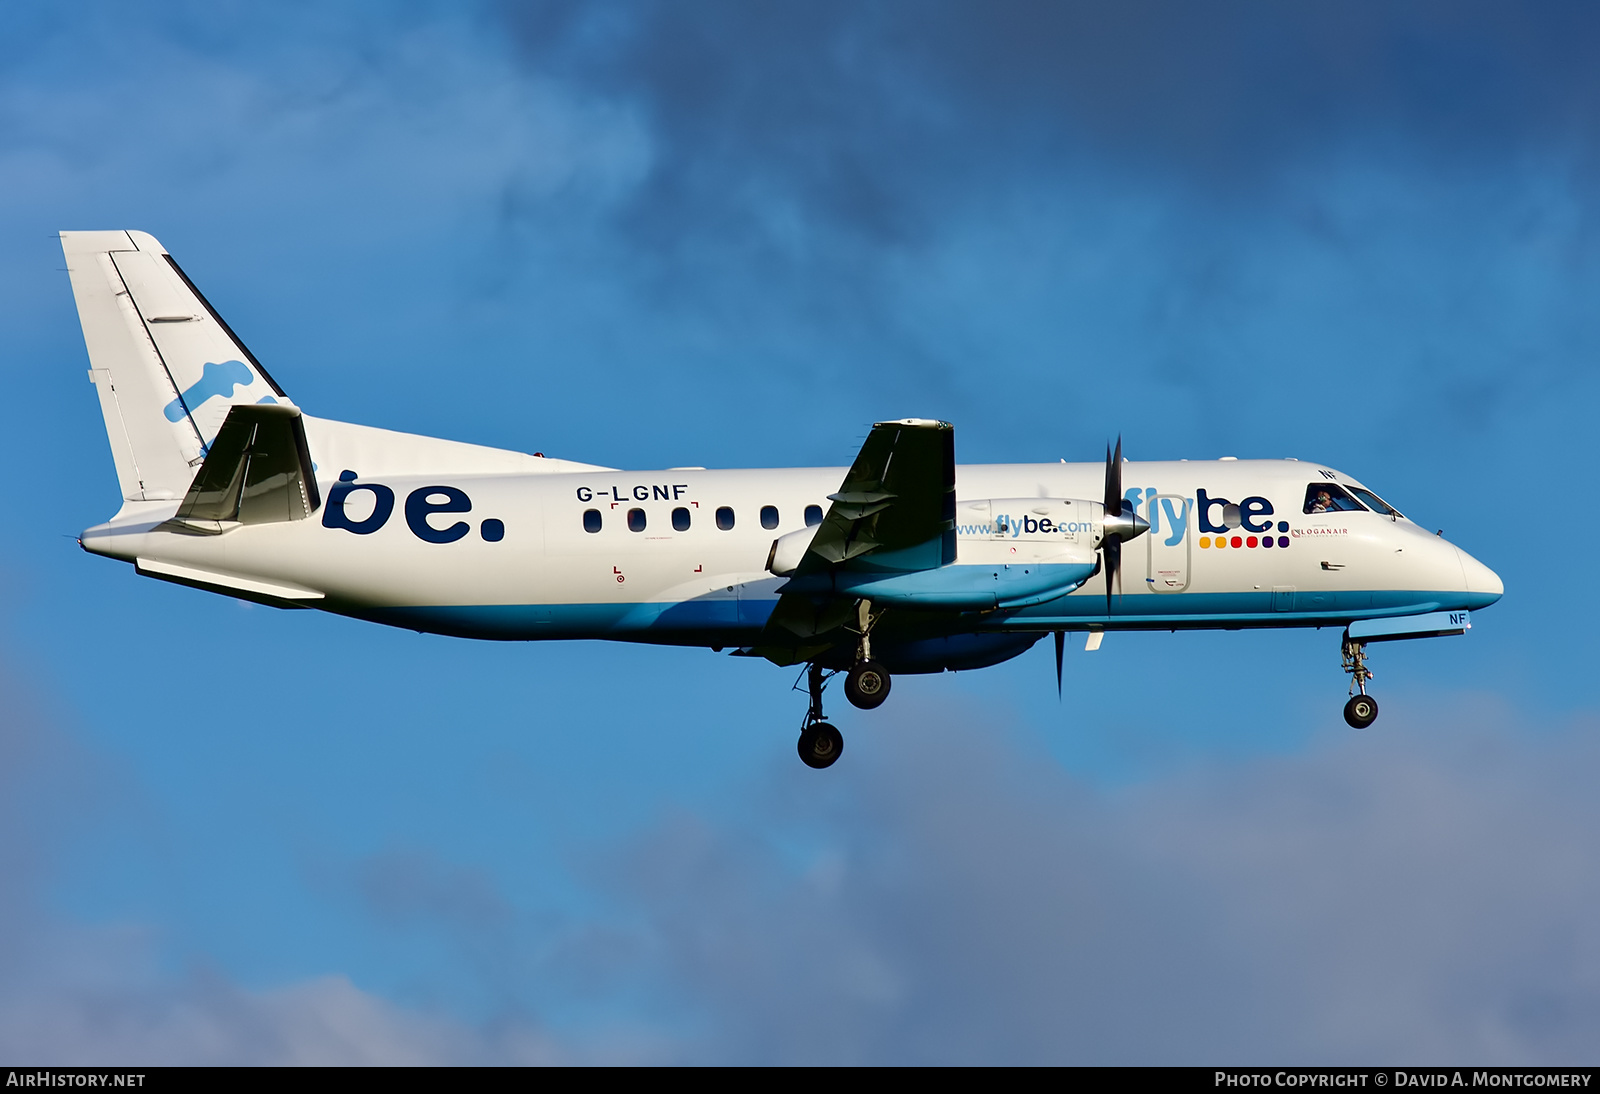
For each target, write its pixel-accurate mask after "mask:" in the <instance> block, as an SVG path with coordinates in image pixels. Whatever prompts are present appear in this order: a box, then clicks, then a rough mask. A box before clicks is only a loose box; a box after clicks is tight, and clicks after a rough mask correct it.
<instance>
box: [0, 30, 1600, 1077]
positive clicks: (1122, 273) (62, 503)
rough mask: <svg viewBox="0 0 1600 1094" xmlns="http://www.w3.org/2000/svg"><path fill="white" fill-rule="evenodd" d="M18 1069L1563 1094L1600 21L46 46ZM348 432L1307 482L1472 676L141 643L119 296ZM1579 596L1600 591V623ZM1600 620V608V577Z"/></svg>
mask: <svg viewBox="0 0 1600 1094" xmlns="http://www.w3.org/2000/svg"><path fill="white" fill-rule="evenodd" d="M0 28H3V31H4V33H3V34H0V41H4V42H5V43H6V47H5V49H4V51H3V54H0V193H3V194H4V196H5V200H4V201H3V202H0V290H3V291H0V329H3V331H4V333H5V336H6V343H7V352H6V354H5V355H4V357H3V358H0V361H3V366H0V367H3V368H4V370H5V372H4V375H5V378H6V381H7V383H8V385H9V387H10V389H11V391H12V405H13V407H14V408H15V412H14V413H13V414H12V415H11V416H10V419H9V422H10V424H9V428H7V429H6V430H4V431H3V433H0V451H3V453H4V455H5V457H6V460H7V464H8V465H9V466H11V467H13V468H14V469H19V470H20V471H21V472H22V476H23V478H22V484H21V488H20V489H18V490H16V491H14V497H13V500H12V502H11V504H10V506H9V512H10V513H11V519H10V522H9V534H8V535H6V536H5V537H4V538H3V540H0V867H3V868H4V876H5V878H6V884H5V886H4V887H3V889H0V1049H3V1052H4V1054H5V1055H6V1056H8V1057H10V1058H12V1059H25V1060H28V1061H30V1062H46V1061H49V1062H137V1061H147V1062H153V1063H154V1062H169V1063H177V1062H217V1061H230V1062H231V1061H238V1062H281V1061H462V1062H468V1061H484V1062H547V1061H548V1062H618V1061H664V1062H680V1061H682V1062H730V1063H741V1062H758V1063H759V1062H776V1063H788V1062H886V1063H895V1062H912V1063H916V1062H933V1063H939V1062H961V1063H966V1062H1178V1063H1184V1062H1188V1063H1194V1062H1214V1061H1218V1060H1226V1061H1236V1062H1257V1061H1260V1062H1271V1061H1279V1060H1283V1061H1296V1062H1363V1063H1377V1062H1390V1061H1393V1062H1404V1061H1415V1060H1418V1059H1433V1060H1464V1061H1465V1060H1470V1061H1473V1062H1480V1061H1481V1062H1506V1063H1509V1062H1549V1063H1554V1062H1564V1061H1573V1060H1579V1059H1582V1060H1589V1059H1592V1046H1593V1044H1594V1043H1595V1039H1596V1037H1597V1035H1600V927H1597V926H1596V925H1595V921H1594V917H1593V914H1592V909H1593V908H1594V907H1595V906H1596V903H1597V898H1600V866H1597V865H1596V864H1597V863H1600V853H1597V852H1600V806H1597V805H1596V803H1595V797H1594V795H1593V792H1592V786H1591V779H1590V778H1589V776H1588V774H1587V773H1588V772H1590V771H1592V770H1593V769H1594V765H1595V760H1596V758H1597V757H1596V755H1595V753H1596V748H1597V746H1596V744H1595V740H1596V729H1597V718H1596V706H1595V702H1594V698H1593V695H1592V689H1591V688H1590V687H1589V686H1588V685H1589V682H1590V680H1591V676H1592V670H1591V668H1590V662H1591V660H1592V652H1593V648H1594V643H1593V641H1592V639H1591V638H1590V632H1589V628H1588V627H1587V621H1588V620H1589V619H1590V618H1591V617H1592V616H1593V615H1594V611H1595V608H1596V607H1597V605H1596V603H1595V600H1596V594H1595V591H1594V589H1593V587H1592V583H1591V582H1589V581H1587V580H1586V577H1585V574H1584V570H1585V568H1586V565H1587V560H1588V555H1589V554H1590V553H1592V547H1591V545H1592V544H1593V543H1594V542H1595V538H1596V535H1597V533H1600V527H1597V520H1596V515H1595V511H1594V507H1593V506H1591V505H1589V504H1588V502H1587V491H1586V489H1585V487H1584V485H1583V476H1584V475H1585V473H1586V472H1587V471H1588V469H1589V467H1590V466H1591V464H1592V461H1593V455H1594V448H1595V444H1594V441H1593V439H1592V437H1593V434H1592V431H1591V427H1590V417H1591V414H1590V407H1592V406H1593V405H1594V404H1595V400H1596V397H1597V395H1600V390H1597V388H1600V384H1597V382H1596V374H1595V368H1594V363H1595V360H1596V356H1597V351H1600V319H1597V318H1596V310H1595V308H1594V305H1593V302H1594V301H1595V300H1596V299H1600V261H1597V254H1600V250H1597V243H1600V231H1597V229H1600V223H1597V219H1596V213H1597V202H1596V194H1600V187H1597V186H1596V182H1597V177H1596V176H1597V166H1600V155H1597V153H1600V148H1597V144H1596V141H1597V138H1596V134H1597V133H1600V75H1597V74H1596V72H1595V69H1594V66H1593V65H1592V63H1591V58H1592V57H1593V55H1594V52H1595V47H1596V45H1597V44H1600V43H1597V41H1596V39H1597V32H1600V27H1597V17H1596V15H1595V14H1594V12H1593V11H1592V9H1591V8H1590V7H1589V6H1586V5H1581V4H1571V5H1563V4H1546V5H1540V6H1538V7H1537V8H1523V7H1519V6H1513V5H1495V4H1461V3H1449V4H1445V3H1440V4H1428V3H1416V4H1398V5H1396V4H1341V5H1332V4H1329V5H1321V6H1314V5H1312V6H1308V5H1300V6H1296V7H1294V8H1284V7H1282V6H1276V5H1264V4H1241V3H1221V4H1213V5H1205V6H1204V7H1193V6H1183V5H1162V4H1125V5H1117V6H1116V7H1115V8H1114V9H1110V8H1106V7H1105V6H1102V5H1090V4H1072V3H1053V4H1042V3H1041V4H1035V3H1021V2H1013V3H997V4H996V3H991V4H986V5H982V6H981V7H980V6H978V5H973V4H953V3H951V4H937V3H930V2H922V3H915V4H912V3H879V4H844V3H838V4H830V3H809V4H804V5H800V4H762V3H750V2H742V3H732V2H729V3H721V2H711V0H704V2H702V3H699V4H696V5H692V6H684V5H676V4H666V3H633V4H619V5H611V6H604V7H602V6H596V5H581V4H562V3H549V4H517V3H499V4H496V3H482V4H476V5H471V4H468V5H463V4H451V5H444V4H429V3H404V4H386V5H385V4H331V5H330V4H316V5H313V4H292V3H284V4H277V5H272V6H270V7H263V6H261V5H246V4H216V3H208V4H204V5H201V4H197V3H196V4H183V3H170V4H165V5H154V6H146V7H144V8H141V9H139V10H138V11H134V10H133V9H130V8H128V7H127V6H126V5H118V4H111V3H85V4H81V5H74V6H73V7H72V8H71V10H70V11H69V10H67V9H64V8H61V7H60V6H58V5H44V4H31V3H19V4H12V5H8V6H7V7H6V9H5V12H4V14H0ZM121 227H125V228H136V229H140V230H145V231H149V232H151V233H152V234H154V235H156V236H157V237H158V238H159V239H161V240H162V242H163V243H164V244H165V245H166V246H167V247H168V248H169V250H171V251H172V253H173V254H174V255H175V257H177V259H178V260H179V261H180V262H181V263H182V264H183V265H184V268H185V270H186V271H187V272H188V273H189V274H190V276H191V277H192V278H194V279H195V281H196V282H197V283H198V284H199V285H200V286H201V287H202V288H203V289H204V291H205V292H206V293H207V295H208V296H209V297H210V298H211V300H212V302H213V303H214V304H215V305H216V306H217V308H218V309H219V310H220V311H221V312H222V314H223V315H224V316H226V317H227V319H228V320H229V322H230V324H231V325H232V326H233V327H234V328H235V329H236V330H237V331H238V332H239V333H240V335H241V336H242V337H243V338H244V339H245V341H246V342H247V343H248V344H249V345H250V347H251V348H252V350H253V351H254V352H255V353H256V355H257V356H258V357H260V358H261V360H262V361H263V362H264V363H265V364H266V365H267V367H268V368H269V369H271V371H272V372H273V375H274V376H275V378H276V379H277V380H278V381H279V382H280V383H281V384H283V385H284V386H285V388H286V389H287V390H288V391H289V392H290V393H291V394H292V395H293V396H294V398H295V399H296V401H297V402H299V403H300V404H301V405H302V406H304V407H305V408H306V409H307V410H308V411H310V412H311V413H314V414H318V415H321V416H324V417H332V418H341V419H345V420H350V421H357V422H364V423H369V424H375V425H383V426H387V427H390V428H396V429H404V430H412V431H416V432H421V433H428V434H434V435H440V436H446V437H453V438H458V439H463V440H472V441H477V442H480V443H487V444H496V445H502V446H505V447H511V448H518V449H522V450H525V451H533V450H538V451H543V452H546V453H549V454H551V455H559V456H564V457H568V458H572V459H578V460H587V461H593V462H600V463H606V464H610V465H613V466H622V467H641V468H648V467H659V466H666V465H682V464H705V465H709V466H762V465H815V464H843V463H847V462H848V461H849V459H850V457H851V456H852V455H853V453H854V451H855V449H856V447H857V445H858V444H859V442H860V440H861V438H862V437H863V436H864V435H865V432H866V429H867V428H868V426H869V425H870V423H871V422H872V421H874V420H877V419H881V418H885V417H903V416H907V415H920V416H936V417H941V418H946V419H949V420H951V421H953V422H955V423H956V426H957V445H958V455H959V457H960V458H961V459H963V460H965V461H973V462H976V461H1023V460H1044V461H1054V460H1056V459H1060V458H1066V459H1069V460H1072V459H1095V458H1096V457H1097V456H1098V455H1099V454H1100V452H1101V451H1102V446H1103V444H1104V443H1105V442H1106V440H1107V439H1109V438H1112V437H1114V436H1116V435H1117V434H1118V433H1121V434H1122V435H1123V436H1124V438H1125V444H1126V446H1127V448H1128V451H1129V454H1130V455H1131V456H1133V457H1134V458H1180V457H1187V458H1195V459H1199V458H1213V457H1216V456H1220V455H1238V456H1241V457H1251V456H1262V457H1269V456H1288V455H1293V456H1298V457H1301V458H1305V459H1317V460H1321V461H1325V462H1327V463H1330V464H1333V465H1335V466H1338V467H1341V468H1343V469H1345V470H1347V471H1348V472H1350V473H1352V474H1354V475H1357V476H1359V477H1361V478H1362V479H1364V480H1365V481H1367V482H1368V483H1369V484H1370V485H1372V486H1373V487H1375V488H1376V489H1378V490H1379V491H1380V492H1381V493H1383V494H1384V495H1385V496H1386V497H1387V498H1389V500H1391V501H1393V502H1394V503H1395V504H1397V505H1398V506H1399V507H1400V508H1401V509H1403V510H1404V511H1406V512H1407V513H1408V515H1412V516H1414V517H1415V518H1416V519H1417V520H1419V522H1421V523H1423V524H1426V525H1427V526H1429V527H1439V528H1443V529H1444V530H1445V533H1446V535H1447V536H1449V537H1450V538H1451V539H1452V540H1454V541H1456V542H1458V543H1460V544H1461V545H1462V546H1463V547H1464V548H1465V549H1466V550H1468V551H1470V552H1471V553H1473V554H1474V555H1476V556H1477V557H1479V558H1481V559H1483V560H1484V561H1485V562H1487V563H1488V564H1489V565H1491V566H1492V567H1494V568H1495V569H1496V570H1497V571H1499V572H1500V573H1501V575H1502V576H1503V578H1504V579H1505V582H1506V587H1507V594H1506V597H1505V599H1504V600H1503V601H1502V602H1501V603H1500V604H1499V605H1497V606H1495V607H1494V608H1492V609H1490V610H1488V611H1485V612H1483V613H1481V614H1480V615H1478V616H1477V618H1476V626H1475V627H1474V630H1473V632H1472V633H1471V635H1469V636H1468V637H1466V638H1462V639H1441V640H1432V641H1426V642H1418V643H1397V644H1390V645H1387V646H1385V647H1383V648H1382V649H1381V650H1377V651H1375V658H1374V667H1375V668H1376V669H1377V672H1378V679H1377V681H1376V687H1375V690H1376V692H1377V694H1378V695H1379V697H1380V699H1381V700H1382V702H1383V715H1382V718H1381V719H1380V721H1379V722H1378V723H1377V725H1376V726H1374V727H1373V728H1372V729H1371V730H1369V731H1367V732H1364V733H1354V732H1352V731H1350V730H1348V729H1347V728H1346V727H1345V726H1344V725H1343V723H1342V721H1341V720H1340V718H1339V713H1338V711H1339V706H1340V704H1341V702H1342V700H1343V696H1344V689H1345V679H1344V677H1343V676H1342V675H1341V674H1340V673H1339V671H1338V647H1337V637H1336V636H1334V635H1331V634H1328V633H1317V632H1310V633H1288V634H1277V635H1253V634H1242V633H1234V634H1191V635H1128V636H1122V635H1116V636H1113V637H1111V638H1110V639H1108V640H1107V641H1106V643H1105V646H1104V648H1103V649H1101V650H1100V651H1098V652H1096V653H1093V654H1088V653H1083V652H1081V651H1077V650H1074V651H1072V652H1071V653H1069V656H1068V661H1067V686H1066V697H1065V701H1064V702H1059V703H1058V701H1057V699H1056V696H1055V687H1054V680H1053V671H1052V668H1051V665H1050V654H1049V651H1048V649H1047V646H1046V645H1041V646H1040V647H1038V648H1036V649H1035V650H1034V651H1032V652H1031V653H1029V654H1027V655H1025V656H1023V657H1022V658H1019V659H1018V660H1016V661H1014V662H1011V663H1009V664H1007V665H1004V666H1000V667H997V668H995V669H991V670H986V671H983V672H979V673H970V674H966V673H964V674H959V675H952V674H946V675H944V676H941V677H923V678H907V679H904V680H902V681H900V682H899V683H898V684H897V686H896V689H895V695H894V698H893V700H892V701H891V702H890V703H889V704H888V705H887V706H886V707H885V708H883V710H882V711H879V712H877V713H875V714H871V715H868V714H862V713H855V712H852V713H850V714H849V715H847V716H845V717H843V718H842V719H841V723H842V728H843V729H844V731H845V733H846V735H847V739H848V741H849V753H848V755H847V756H846V757H845V759H844V760H843V761H841V763H840V764H839V766H838V767H836V768H834V769H832V770H830V771H828V772H826V773H817V772H812V771H809V770H807V769H805V768H803V767H802V766H801V765H800V764H799V763H798V762H797V761H796V760H795V758H794V754H793V738H794V732H795V725H796V723H797V722H798V719H799V716H800V714H801V712H802V709H803V699H802V697H801V696H799V695H797V694H793V693H791V692H790V691H789V687H790V684H791V682H792V679H793V674H792V673H791V672H789V671H787V670H779V669H776V668H773V667H771V666H768V665H765V664H762V663H753V662H751V661H747V660H733V659H729V658H727V657H725V656H722V657H719V656H717V655H714V654H712V653H710V652H709V651H704V650H698V651H697V650H671V649H641V648H632V647H627V646H608V645H602V644H598V643H572V644H566V645H497V644H472V643H467V642H461V641H456V640H450V639H443V638H437V637H425V636H419V635H415V634H410V633H404V632H398V631H385V630H382V629H379V628H376V627H372V626H369V625H365V624H360V623H356V622H353V621H349V620H343V619H336V618H330V617H322V616H319V615H315V614H312V613H299V612H294V613H288V612H276V611H273V610H270V609H266V608H261V607H255V606H249V605H243V604H238V603H235V602H232V601H228V600H225V599H221V598H216V597H210V596H207V595H205V594H201V593H198V592H194V591H191V590H187V589H182V588H177V587H172V586H167V585H164V584H160V583H156V582H152V581H146V580H144V579H140V578H137V577H136V576H135V575H134V574H133V573H132V572H131V571H130V570H129V569H128V568H126V567H122V566H118V565H115V564H112V563H110V562H107V561H105V560H100V559H93V558H90V557H88V556H86V555H84V554H82V553H81V552H79V551H78V549H77V548H76V546H75V545H74V544H73V542H72V538H71V537H72V536H73V535H75V534H76V533H77V532H78V531H79V530H81V529H82V528H84V527H86V526H88V525H91V524H94V523H97V522H99V521H101V520H103V519H105V518H106V517H107V516H109V515H110V514H111V513H112V512H113V511H114V510H115V507H116V504H117V499H116V493H115V478H114V476H113V474H112V469H111V463H110V459H109V454H108V452H107V449H106V443H105V439H104V435H103V431H102V429H101V425H100V418H99V415H98V413H97V408H96V405H95V401H94V399H93V395H92V389H91V388H90V386H89V385H88V384H87V382H86V381H85V378H84V369H85V367H86V358H85V354H84V350H83V344H82V339H81V335H80V333H79V329H78V325H77V319H76V314H75V311H74V308H73V304H72V299H71V293H70V289H69V287H68V285H67V279H66V276H65V274H64V273H63V272H61V266H62V261H61V255H60V251H59V248H58V246H57V244H56V242H55V238H54V233H55V232H56V231H58V230H60V229H62V228H78V229H83V228H90V229H92V228H121ZM1568 558H1571V559H1572V560H1573V562H1568V561H1567V560H1568ZM1573 563H1576V564H1577V565H1578V567H1579V568H1578V571H1577V572H1575V573H1574V572H1571V565H1572V564H1573Z"/></svg>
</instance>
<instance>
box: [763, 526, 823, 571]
mask: <svg viewBox="0 0 1600 1094" xmlns="http://www.w3.org/2000/svg"><path fill="white" fill-rule="evenodd" d="M820 527H822V526H821V525H820V524H819V525H814V526H812V527H810V528H802V529H800V530H799V531H798V532H790V533H789V534H788V535H782V536H779V537H778V538H777V539H775V540H773V541H772V550H770V551H768V552H767V570H768V572H770V573H773V574H776V575H777V576H778V577H788V576H789V575H790V574H792V573H794V571H795V567H797V566H799V565H800V560H801V559H802V558H804V557H805V555H806V550H807V548H809V547H810V546H811V541H812V540H813V539H815V538H816V537H817V529H818V528H820Z"/></svg>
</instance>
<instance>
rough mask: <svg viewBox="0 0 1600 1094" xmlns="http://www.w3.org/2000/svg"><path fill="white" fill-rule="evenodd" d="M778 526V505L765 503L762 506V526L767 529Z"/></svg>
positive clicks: (770, 529)
mask: <svg viewBox="0 0 1600 1094" xmlns="http://www.w3.org/2000/svg"><path fill="white" fill-rule="evenodd" d="M777 526H778V507H777V506H776V505H763V506H762V507H761V527H763V528H765V529H766V530H767V531H769V532H770V531H772V529H774V528H776V527H777Z"/></svg>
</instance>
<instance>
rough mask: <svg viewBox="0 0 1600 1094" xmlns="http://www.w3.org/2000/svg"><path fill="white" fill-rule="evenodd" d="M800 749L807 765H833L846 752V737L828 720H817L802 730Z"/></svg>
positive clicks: (821, 766)
mask: <svg viewBox="0 0 1600 1094" xmlns="http://www.w3.org/2000/svg"><path fill="white" fill-rule="evenodd" d="M799 751H800V759H801V761H802V762H803V763H804V764H805V765H806V766H807V767H815V768H824V767H832V766H833V761H835V760H837V759H838V758H839V757H840V756H841V755H843V754H844V737H843V736H842V735H841V734H840V733H839V731H838V730H837V729H834V728H833V727H832V726H830V725H829V724H828V723H827V722H815V723H813V724H812V725H809V726H807V727H806V728H805V729H804V730H802V731H801V733H800V744H799Z"/></svg>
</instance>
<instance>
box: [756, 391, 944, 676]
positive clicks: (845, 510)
mask: <svg viewBox="0 0 1600 1094" xmlns="http://www.w3.org/2000/svg"><path fill="white" fill-rule="evenodd" d="M828 497H829V500H830V501H832V502H833V504H832V505H831V506H830V507H829V508H828V512H827V514H826V515H825V516H824V517H823V518H822V523H821V524H820V525H819V526H818V527H817V529H816V532H815V534H814V535H813V536H812V538H811V541H810V545H809V546H808V547H807V548H806V550H805V553H804V554H803V555H802V556H801V558H800V560H799V562H798V563H797V564H796V565H795V566H794V569H793V571H792V572H791V573H790V574H789V582H788V584H786V585H785V586H783V589H782V595H781V597H780V598H779V600H778V606H777V608H776V609H775V610H774V611H773V613H772V617H771V618H770V619H769V620H768V622H767V626H766V628H765V630H764V631H763V632H762V635H761V640H760V642H759V644H758V645H757V646H756V647H755V649H753V650H752V651H751V652H754V653H759V654H760V655H762V656H765V657H767V658H769V659H770V660H774V661H778V662H779V663H780V664H794V663H796V662H798V661H801V660H807V659H809V658H810V657H812V656H815V654H816V653H817V652H818V651H820V650H824V649H827V648H828V647H830V646H832V645H835V644H837V643H838V642H840V641H844V640H845V639H847V638H848V639H849V641H851V642H852V643H853V642H854V638H853V637H850V636H849V635H847V634H845V633H838V634H833V633H831V632H841V629H842V628H843V627H845V626H846V625H847V624H848V623H851V622H853V621H854V620H855V618H856V603H857V601H858V600H859V599H860V598H861V594H860V593H856V592H853V591H852V589H853V587H854V586H855V585H857V584H860V583H861V582H863V581H864V580H865V581H870V580H872V579H874V578H883V577H892V576H895V575H899V574H912V573H916V572H918V571H923V570H935V569H938V568H939V567H941V566H948V565H949V564H951V563H952V562H954V561H955V557H956V529H955V512H956V458H955V429H954V427H953V426H951V425H950V423H949V422H938V421H930V420H927V419H921V418H906V419H903V420H901V421H896V422H878V423H877V424H875V425H874V426H873V427H872V432H871V433H870V434H869V435H868V436H867V440H866V443H865V444H863V445H862V446H861V451H860V453H859V454H858V455H857V456H856V459H855V462H854V463H853V464H851V465H850V471H849V473H848V474H846V475H845V479H844V482H843V483H842V484H841V485H840V487H839V490H838V492H837V493H834V494H830V495H829V496H828ZM774 554H776V545H775V546H774Z"/></svg>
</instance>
